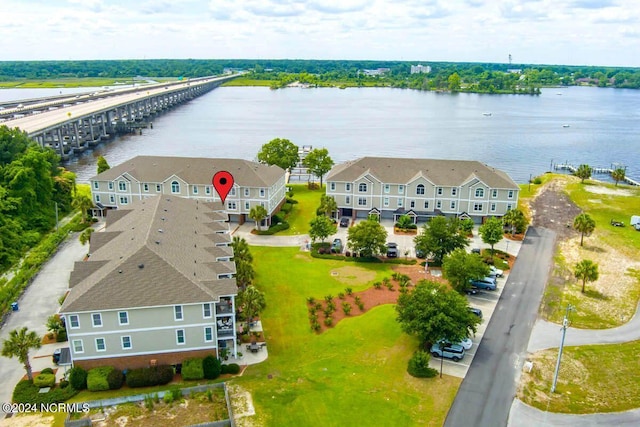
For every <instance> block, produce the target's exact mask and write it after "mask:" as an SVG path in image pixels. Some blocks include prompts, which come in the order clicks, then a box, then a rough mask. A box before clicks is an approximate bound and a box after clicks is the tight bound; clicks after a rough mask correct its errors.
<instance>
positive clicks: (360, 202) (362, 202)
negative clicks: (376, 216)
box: [358, 197, 367, 206]
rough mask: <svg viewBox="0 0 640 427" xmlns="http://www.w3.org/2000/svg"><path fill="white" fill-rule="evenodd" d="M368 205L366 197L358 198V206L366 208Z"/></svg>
mask: <svg viewBox="0 0 640 427" xmlns="http://www.w3.org/2000/svg"><path fill="white" fill-rule="evenodd" d="M366 205H367V199H365V198H364V197H358V206H366Z"/></svg>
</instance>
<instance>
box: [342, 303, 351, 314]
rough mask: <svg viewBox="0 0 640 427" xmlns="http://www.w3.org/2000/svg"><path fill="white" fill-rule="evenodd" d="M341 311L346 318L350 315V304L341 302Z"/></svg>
mask: <svg viewBox="0 0 640 427" xmlns="http://www.w3.org/2000/svg"><path fill="white" fill-rule="evenodd" d="M342 311H344V314H346V315H347V316H348V315H349V314H351V304H349V303H348V302H346V301H345V302H343V303H342Z"/></svg>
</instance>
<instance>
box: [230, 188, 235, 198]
mask: <svg viewBox="0 0 640 427" xmlns="http://www.w3.org/2000/svg"><path fill="white" fill-rule="evenodd" d="M229 195H230V196H235V195H236V187H231V190H229Z"/></svg>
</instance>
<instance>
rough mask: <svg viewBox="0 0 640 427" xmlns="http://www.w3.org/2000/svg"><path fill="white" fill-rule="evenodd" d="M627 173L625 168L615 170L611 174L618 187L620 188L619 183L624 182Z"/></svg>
mask: <svg viewBox="0 0 640 427" xmlns="http://www.w3.org/2000/svg"><path fill="white" fill-rule="evenodd" d="M624 177H625V172H624V169H623V168H615V169H614V170H613V172H611V178H613V180H614V181H615V182H616V187H617V186H618V182H620V181H624Z"/></svg>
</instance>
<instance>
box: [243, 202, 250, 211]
mask: <svg viewBox="0 0 640 427" xmlns="http://www.w3.org/2000/svg"><path fill="white" fill-rule="evenodd" d="M250 209H251V206H250V205H249V202H244V210H246V211H248V210H250Z"/></svg>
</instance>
